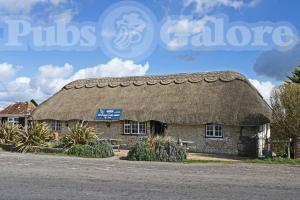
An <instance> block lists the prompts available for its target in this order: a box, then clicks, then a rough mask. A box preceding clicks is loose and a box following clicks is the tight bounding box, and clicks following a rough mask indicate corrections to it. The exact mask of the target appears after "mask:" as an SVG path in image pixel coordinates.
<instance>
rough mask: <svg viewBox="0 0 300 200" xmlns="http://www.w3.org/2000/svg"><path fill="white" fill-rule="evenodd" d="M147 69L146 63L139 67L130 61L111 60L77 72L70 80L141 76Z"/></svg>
mask: <svg viewBox="0 0 300 200" xmlns="http://www.w3.org/2000/svg"><path fill="white" fill-rule="evenodd" d="M148 69H149V64H148V63H146V64H145V65H140V64H135V63H134V62H133V61H132V60H122V59H120V58H113V59H112V60H110V61H109V62H108V63H106V64H101V65H97V66H95V67H91V68H85V69H81V70H79V71H78V72H76V73H75V74H74V75H73V76H72V77H71V80H76V79H85V78H95V77H112V76H113V77H121V76H142V75H145V74H146V72H147V71H148Z"/></svg>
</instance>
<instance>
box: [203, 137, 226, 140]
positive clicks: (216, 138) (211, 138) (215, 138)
mask: <svg viewBox="0 0 300 200" xmlns="http://www.w3.org/2000/svg"><path fill="white" fill-rule="evenodd" d="M205 139H208V140H225V138H224V137H205Z"/></svg>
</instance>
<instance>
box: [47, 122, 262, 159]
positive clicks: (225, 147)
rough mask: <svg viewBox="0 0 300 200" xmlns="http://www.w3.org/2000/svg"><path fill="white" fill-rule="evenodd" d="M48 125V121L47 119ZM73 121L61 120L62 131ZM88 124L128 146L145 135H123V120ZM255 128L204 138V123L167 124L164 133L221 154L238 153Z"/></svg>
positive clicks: (233, 129)
mask: <svg viewBox="0 0 300 200" xmlns="http://www.w3.org/2000/svg"><path fill="white" fill-rule="evenodd" d="M48 123H49V125H50V121H48ZM75 123H76V122H75V121H69V122H67V123H66V122H62V131H61V133H62V134H64V133H66V132H67V131H68V127H67V126H66V125H67V124H68V125H69V127H72V126H74V125H75ZM89 125H90V126H92V127H95V128H96V130H97V134H98V135H99V137H100V138H105V139H109V138H113V139H121V140H123V141H122V143H124V144H127V145H128V147H129V146H131V145H133V144H134V143H136V141H137V140H138V139H139V138H143V137H147V136H136V135H124V134H123V121H117V122H89ZM50 127H51V126H50ZM256 131H257V129H256V128H242V129H241V127H239V126H224V127H223V133H224V137H223V138H206V137H205V125H181V124H168V128H167V130H166V135H168V136H171V137H174V138H175V139H176V140H177V139H178V138H180V139H181V140H188V141H193V142H194V144H191V145H189V148H190V150H191V151H193V152H203V153H221V154H234V155H236V154H238V153H239V152H238V144H239V142H240V141H239V140H240V137H241V135H243V136H250V135H251V136H253V135H255V133H256ZM149 133H150V122H147V135H149Z"/></svg>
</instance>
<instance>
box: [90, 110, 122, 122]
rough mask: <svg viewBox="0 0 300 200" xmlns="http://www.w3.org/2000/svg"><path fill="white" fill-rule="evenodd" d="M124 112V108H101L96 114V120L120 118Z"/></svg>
mask: <svg viewBox="0 0 300 200" xmlns="http://www.w3.org/2000/svg"><path fill="white" fill-rule="evenodd" d="M122 112H123V110H122V109H99V110H98V111H97V114H96V120H103V121H111V120H120V118H121V116H122Z"/></svg>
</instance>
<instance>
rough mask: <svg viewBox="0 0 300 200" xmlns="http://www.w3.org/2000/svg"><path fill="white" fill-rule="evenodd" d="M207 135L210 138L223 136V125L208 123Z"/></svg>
mask: <svg viewBox="0 0 300 200" xmlns="http://www.w3.org/2000/svg"><path fill="white" fill-rule="evenodd" d="M206 137H208V138H222V137H223V126H222V125H221V124H207V125H206Z"/></svg>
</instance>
